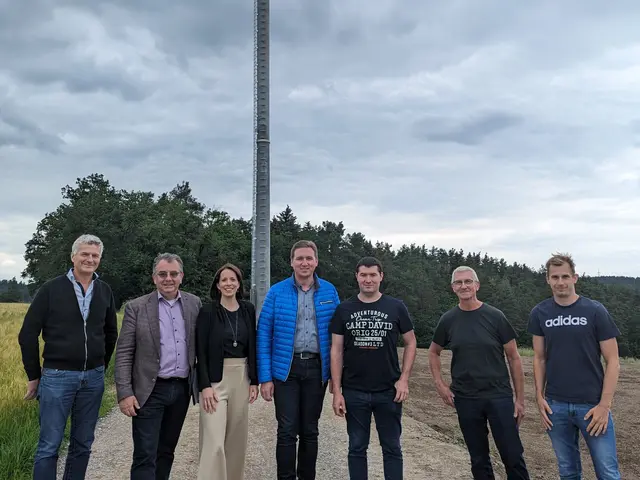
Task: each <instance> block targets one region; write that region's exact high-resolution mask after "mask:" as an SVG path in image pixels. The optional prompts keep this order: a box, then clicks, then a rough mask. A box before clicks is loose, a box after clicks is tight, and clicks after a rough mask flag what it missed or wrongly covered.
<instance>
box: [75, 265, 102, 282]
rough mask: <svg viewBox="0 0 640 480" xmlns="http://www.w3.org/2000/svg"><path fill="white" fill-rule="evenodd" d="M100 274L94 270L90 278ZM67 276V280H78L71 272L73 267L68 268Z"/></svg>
mask: <svg viewBox="0 0 640 480" xmlns="http://www.w3.org/2000/svg"><path fill="white" fill-rule="evenodd" d="M99 276H100V275H98V274H97V273H96V272H93V277H92V278H91V280H95V279H97V278H98V277H99ZM67 278H68V279H69V280H71V281H72V282H77V281H78V280H76V276H75V275H74V274H73V267H72V268H70V269H69V271H68V272H67Z"/></svg>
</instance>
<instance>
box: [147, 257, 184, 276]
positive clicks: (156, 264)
mask: <svg viewBox="0 0 640 480" xmlns="http://www.w3.org/2000/svg"><path fill="white" fill-rule="evenodd" d="M163 260H166V261H167V262H169V263H171V262H178V265H180V271H181V272H183V271H184V264H183V263H182V259H181V258H180V255H177V254H175V253H160V254H159V255H158V256H157V257H156V258H155V260H154V261H153V273H154V274H155V273H156V269H157V268H158V264H159V263H160V262H161V261H163Z"/></svg>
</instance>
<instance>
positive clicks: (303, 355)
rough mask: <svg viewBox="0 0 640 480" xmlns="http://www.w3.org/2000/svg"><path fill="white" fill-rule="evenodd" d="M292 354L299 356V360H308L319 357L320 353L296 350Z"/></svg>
mask: <svg viewBox="0 0 640 480" xmlns="http://www.w3.org/2000/svg"><path fill="white" fill-rule="evenodd" d="M293 356H294V357H295V358H299V359H300V360H309V359H312V358H318V357H320V355H318V354H317V353H311V352H296V353H294V354H293Z"/></svg>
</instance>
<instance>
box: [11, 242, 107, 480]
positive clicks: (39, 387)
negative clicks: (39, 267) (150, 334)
mask: <svg viewBox="0 0 640 480" xmlns="http://www.w3.org/2000/svg"><path fill="white" fill-rule="evenodd" d="M103 249H104V246H103V244H102V241H101V240H100V239H99V238H98V237H95V236H93V235H82V236H80V237H78V238H77V239H76V241H75V242H74V243H73V246H72V248H71V261H72V262H73V268H71V269H70V270H69V271H68V272H67V273H66V274H64V275H60V276H58V277H56V278H54V279H52V280H49V281H48V282H46V283H45V284H44V285H42V286H41V287H40V289H39V290H38V293H37V294H36V296H35V298H34V299H33V302H32V303H31V305H30V306H29V310H28V311H27V314H26V315H25V318H24V322H23V324H22V328H21V330H20V333H19V335H18V341H19V343H20V349H21V350H22V363H23V365H24V369H25V372H26V373H27V377H28V379H29V381H28V383H27V393H26V395H25V397H24V398H25V400H31V399H34V398H37V399H38V400H39V402H40V439H39V441H38V447H37V450H36V454H35V458H34V467H33V478H34V480H45V479H46V480H49V479H51V480H55V478H56V470H57V464H58V450H59V448H60V444H61V443H62V438H63V436H64V430H65V426H66V423H67V420H68V418H69V416H71V435H70V441H69V453H68V455H67V461H66V465H65V473H64V478H73V479H84V477H85V473H86V470H87V465H88V463H89V455H90V454H91V445H92V444H93V439H94V430H95V426H96V422H97V420H98V412H99V410H100V404H101V402H102V394H103V392H104V373H105V370H106V368H107V366H108V364H109V360H110V359H111V355H112V354H113V350H114V348H115V345H116V341H117V337H118V325H117V320H116V307H115V302H114V299H113V294H112V291H111V287H110V286H109V285H108V284H107V283H105V282H103V281H102V280H99V279H98V275H97V274H96V269H97V268H98V265H99V264H100V259H101V258H102V252H103ZM40 334H42V338H43V340H44V351H43V354H42V357H43V365H42V368H41V367H40V346H39V342H38V337H39V336H40Z"/></svg>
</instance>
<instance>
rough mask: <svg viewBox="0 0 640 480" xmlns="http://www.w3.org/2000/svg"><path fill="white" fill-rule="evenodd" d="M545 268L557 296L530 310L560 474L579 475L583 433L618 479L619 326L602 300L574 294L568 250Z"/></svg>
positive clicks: (606, 473)
mask: <svg viewBox="0 0 640 480" xmlns="http://www.w3.org/2000/svg"><path fill="white" fill-rule="evenodd" d="M546 272H547V283H548V284H549V286H550V287H551V291H552V293H553V296H552V297H551V298H548V299H546V300H544V301H542V302H540V303H539V304H538V305H536V306H535V307H534V308H533V309H532V310H531V314H530V317H529V327H528V331H529V332H530V333H532V334H533V350H534V364H533V373H534V379H535V384H536V401H537V403H538V409H539V411H540V417H541V419H542V423H543V425H544V427H545V429H546V430H547V433H548V434H549V437H550V439H551V445H552V446H553V450H554V452H555V454H556V458H557V460H558V472H559V475H560V477H561V478H580V475H581V471H582V466H581V462H580V449H579V444H578V442H579V434H580V433H581V434H582V436H583V438H584V439H585V441H586V443H587V446H588V447H589V453H590V455H591V459H592V461H593V466H594V470H595V473H596V476H597V477H598V478H602V479H607V480H612V479H619V478H620V472H619V468H618V459H617V453H616V437H615V432H614V424H613V417H612V415H611V410H610V409H611V404H612V401H613V394H614V390H615V386H616V383H617V381H618V371H619V368H620V363H619V358H618V344H617V340H616V337H617V336H619V335H620V331H619V330H618V327H616V325H615V323H614V321H613V319H612V318H611V315H609V312H608V311H607V309H606V308H605V307H604V305H602V304H601V303H600V302H597V301H595V300H591V299H589V298H587V297H583V296H580V295H578V294H577V293H576V289H575V285H576V282H577V280H578V276H577V275H576V271H575V264H574V262H573V259H572V258H571V256H570V255H568V254H556V255H553V256H552V257H551V258H550V259H549V260H548V261H547V263H546ZM601 357H604V360H605V363H606V365H607V366H606V370H605V369H604V368H603V366H602V362H601Z"/></svg>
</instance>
